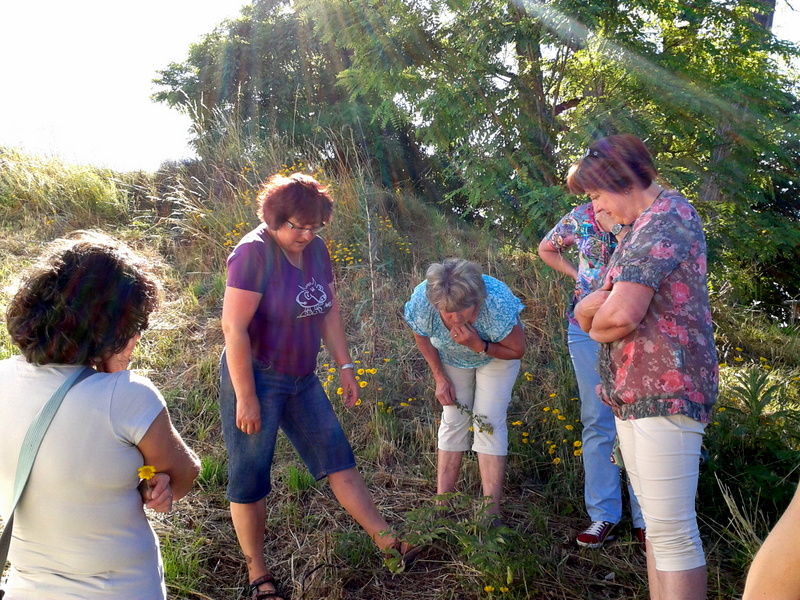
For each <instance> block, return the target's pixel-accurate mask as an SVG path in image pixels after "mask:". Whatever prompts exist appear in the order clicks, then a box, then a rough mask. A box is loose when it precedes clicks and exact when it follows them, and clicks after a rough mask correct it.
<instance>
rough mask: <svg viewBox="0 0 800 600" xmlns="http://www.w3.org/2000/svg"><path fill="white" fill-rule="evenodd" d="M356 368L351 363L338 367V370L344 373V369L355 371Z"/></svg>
mask: <svg viewBox="0 0 800 600" xmlns="http://www.w3.org/2000/svg"><path fill="white" fill-rule="evenodd" d="M355 368H356V366H355V365H354V364H353V363H344V364H343V365H339V370H340V371H344V370H345V369H355Z"/></svg>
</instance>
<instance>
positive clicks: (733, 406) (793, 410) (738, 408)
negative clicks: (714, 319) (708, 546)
mask: <svg viewBox="0 0 800 600" xmlns="http://www.w3.org/2000/svg"><path fill="white" fill-rule="evenodd" d="M768 367H769V365H765V366H764V365H762V366H755V367H749V368H741V369H735V373H734V374H733V375H732V376H731V377H730V380H729V381H728V382H727V385H724V386H723V394H722V399H721V402H720V407H719V408H718V410H717V415H716V421H715V422H714V424H713V426H712V430H711V434H710V435H709V436H708V444H709V452H710V461H709V465H708V469H707V470H706V472H705V473H704V475H703V479H702V482H701V490H702V491H701V494H702V497H704V498H705V500H704V504H706V505H707V506H708V507H710V512H711V513H712V514H713V513H714V510H713V507H715V506H716V507H718V508H719V509H724V507H725V503H724V502H723V501H722V498H721V496H720V490H719V488H718V485H717V483H716V480H717V479H719V480H720V481H724V482H725V485H726V486H728V487H730V488H732V490H733V491H732V492H731V493H732V494H733V496H734V499H735V501H736V503H737V505H738V506H739V507H740V509H741V510H743V511H744V512H748V513H756V512H761V513H762V514H763V515H764V516H765V517H766V518H765V519H764V522H765V523H770V522H774V521H775V520H776V519H777V517H778V516H779V515H780V514H781V512H782V511H783V509H784V508H785V507H786V506H787V505H788V503H789V501H790V500H791V498H792V496H793V495H794V492H795V489H796V482H797V473H796V471H797V465H798V463H799V462H800V415H799V414H798V411H797V406H795V405H790V404H789V403H787V401H786V393H785V390H786V388H787V381H786V379H785V378H784V377H780V376H776V375H774V374H773V373H772V372H771V370H770V369H769V368H768ZM714 499H716V500H717V501H718V502H717V501H715V500H714ZM723 514H725V511H724V510H723V511H722V514H717V515H715V516H717V518H722V519H724V517H723ZM760 533H761V534H762V535H764V534H766V532H765V531H762V532H760Z"/></svg>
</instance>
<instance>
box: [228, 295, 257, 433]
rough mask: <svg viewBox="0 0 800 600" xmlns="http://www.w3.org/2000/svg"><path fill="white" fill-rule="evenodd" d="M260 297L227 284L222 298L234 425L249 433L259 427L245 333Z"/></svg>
mask: <svg viewBox="0 0 800 600" xmlns="http://www.w3.org/2000/svg"><path fill="white" fill-rule="evenodd" d="M261 297H262V294H259V293H258V292H250V291H247V290H240V289H238V288H232V287H226V288H225V298H224V299H223V301H222V332H223V333H224V334H225V357H226V360H227V362H228V371H229V372H230V374H231V382H232V383H233V389H234V391H235V392H236V426H237V427H238V428H239V429H241V430H242V431H243V432H244V433H246V434H248V435H249V434H251V433H258V432H259V431H260V430H261V408H260V406H259V404H258V398H257V397H256V384H255V378H254V377H253V353H252V350H251V346H250V335H249V334H248V333H247V328H248V327H249V326H250V321H252V320H253V315H254V314H256V309H257V308H258V305H259V303H260V302H261Z"/></svg>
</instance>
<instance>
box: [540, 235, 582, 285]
mask: <svg viewBox="0 0 800 600" xmlns="http://www.w3.org/2000/svg"><path fill="white" fill-rule="evenodd" d="M539 257H540V258H541V259H542V261H544V264H546V265H547V266H548V267H550V268H551V269H555V270H556V271H559V272H560V273H564V274H565V275H569V276H570V277H572V278H573V279H578V269H577V267H576V266H575V265H573V264H572V263H571V262H569V261H568V260H567V259H566V258H564V253H563V252H561V251H560V250H556V249H555V248H553V246H551V245H550V242H548V241H547V240H546V239H544V240H542V241H541V242H539Z"/></svg>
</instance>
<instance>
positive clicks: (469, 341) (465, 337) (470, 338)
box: [450, 323, 486, 352]
mask: <svg viewBox="0 0 800 600" xmlns="http://www.w3.org/2000/svg"><path fill="white" fill-rule="evenodd" d="M450 337H451V338H453V340H455V342H456V343H458V344H461V345H462V346H466V347H467V348H469V349H470V350H472V351H473V352H483V349H484V348H485V347H486V343H485V342H484V341H483V339H481V336H480V334H479V333H478V331H477V330H476V329H475V327H474V326H473V325H472V323H464V324H463V325H453V327H452V328H451V329H450Z"/></svg>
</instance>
